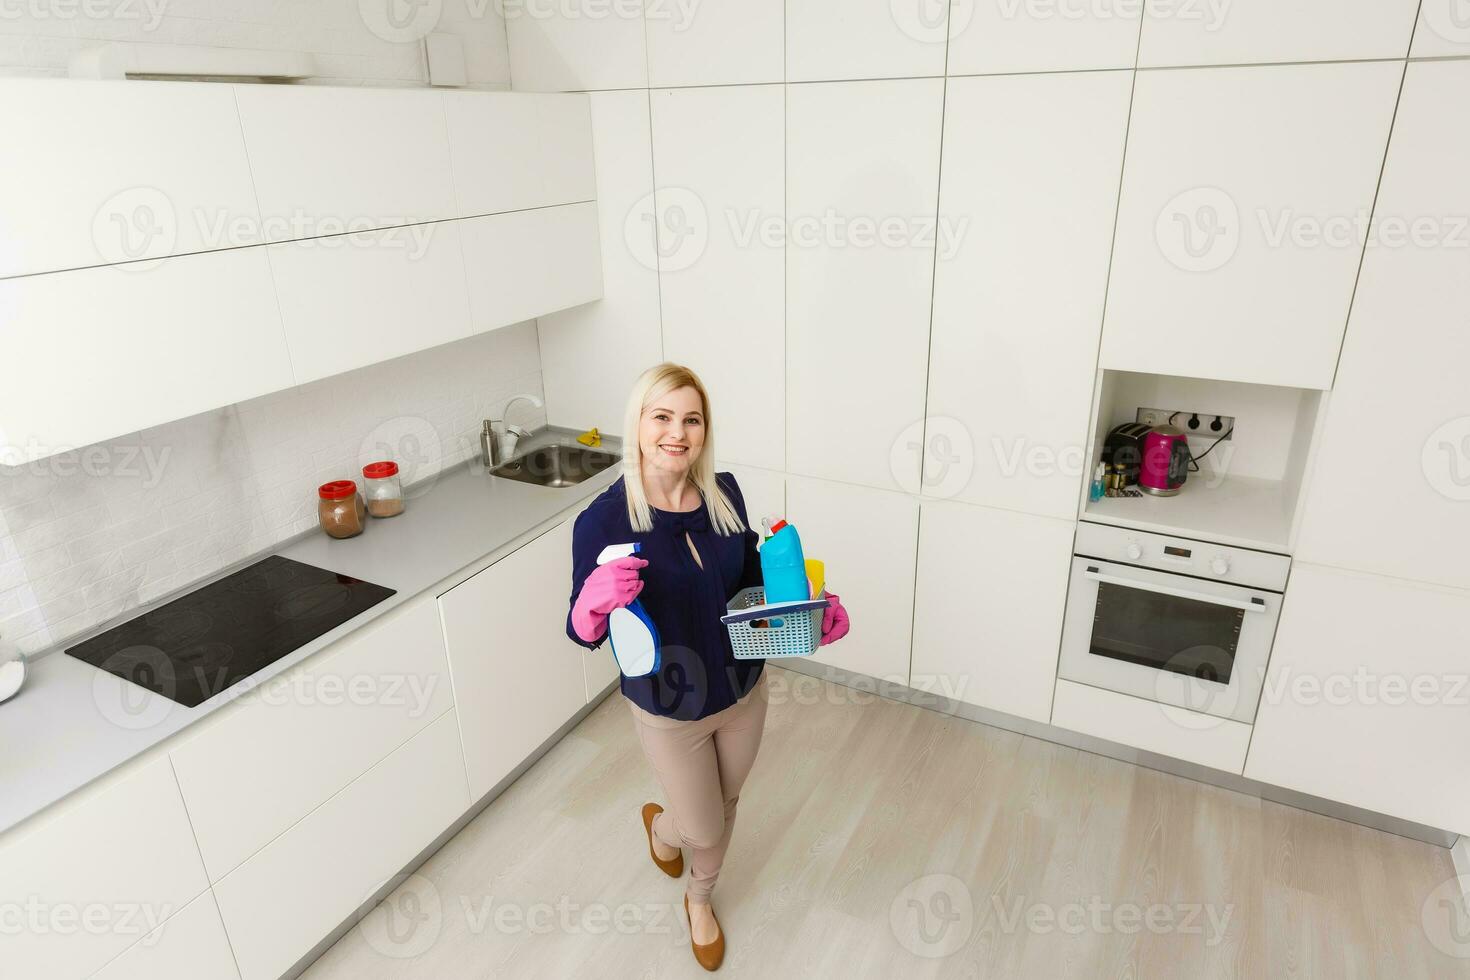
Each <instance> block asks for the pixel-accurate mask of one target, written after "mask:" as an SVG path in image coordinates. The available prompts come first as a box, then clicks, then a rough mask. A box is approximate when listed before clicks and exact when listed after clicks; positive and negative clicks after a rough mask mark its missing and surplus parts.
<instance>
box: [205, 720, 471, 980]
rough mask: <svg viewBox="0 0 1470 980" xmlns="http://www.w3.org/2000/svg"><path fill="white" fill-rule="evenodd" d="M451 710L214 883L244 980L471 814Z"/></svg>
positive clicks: (327, 928) (258, 978) (302, 950)
mask: <svg viewBox="0 0 1470 980" xmlns="http://www.w3.org/2000/svg"><path fill="white" fill-rule="evenodd" d="M454 717H455V713H454V711H446V712H445V713H444V714H443V715H440V716H439V718H438V719H437V720H435V721H434V723H433V724H431V725H429V727H427V728H425V729H424V730H423V731H421V732H419V733H418V734H417V735H415V736H414V737H413V738H412V739H410V740H409V741H408V742H407V743H405V744H404V745H403V746H402V747H400V748H399V749H398V750H397V751H395V752H394V753H393V754H392V755H390V756H389V757H388V758H386V759H384V760H383V761H382V762H380V763H379V764H378V765H376V766H374V767H373V768H372V769H371V770H370V771H368V772H367V773H365V774H363V775H362V776H361V777H359V778H358V779H357V780H356V781H354V782H353V783H352V784H351V785H350V786H348V787H347V788H346V789H344V790H342V792H340V793H338V794H337V795H336V796H334V797H332V798H331V799H330V800H328V801H327V802H325V803H323V804H322V805H321V806H320V807H318V808H317V809H316V810H313V811H312V813H311V814H310V815H309V816H307V817H306V819H304V820H302V821H301V822H300V823H298V824H296V825H295V826H294V827H292V828H291V829H290V830H288V831H286V833H284V834H282V835H281V836H280V837H277V838H276V839H275V840H273V841H271V842H270V844H269V845H267V846H266V847H265V849H264V850H262V851H261V852H260V853H258V854H256V855H255V856H254V857H252V858H251V859H250V860H248V861H246V862H245V863H244V864H242V865H241V866H240V867H238V868H236V869H235V870H234V871H232V872H230V874H229V875H227V876H226V877H225V878H224V879H223V880H222V881H219V882H217V883H216V884H215V886H214V896H215V899H216V900H217V901H218V902H219V909H220V916H221V917H222V918H223V920H224V924H225V931H226V932H227V933H228V934H229V937H230V945H231V946H232V947H233V948H234V951H235V961H236V963H237V964H238V966H239V970H240V976H241V977H242V978H243V980H274V978H276V977H279V976H281V975H282V974H283V973H285V972H286V971H287V970H289V969H290V968H291V967H292V966H293V965H294V964H295V963H296V962H297V961H298V960H300V959H301V957H303V956H305V955H306V954H307V953H308V952H310V951H311V950H312V949H313V948H314V947H315V946H316V944H317V943H319V942H320V941H321V940H323V939H325V938H326V937H327V935H328V934H330V933H331V931H332V930H333V929H335V928H336V927H337V926H338V925H340V924H342V923H343V922H344V921H346V920H347V919H348V917H349V916H351V915H352V914H353V913H354V912H356V911H357V909H358V908H359V907H360V906H361V905H362V904H363V903H364V902H366V901H367V900H368V899H369V898H370V897H371V896H372V895H373V894H374V893H375V892H377V890H378V889H379V887H380V886H382V885H383V884H385V883H386V882H388V880H389V879H391V878H392V877H393V876H394V875H396V874H398V873H400V872H401V871H402V869H403V868H404V866H405V865H407V864H408V863H409V862H410V861H412V860H413V859H414V858H415V857H417V856H418V855H419V853H420V852H422V851H423V850H424V849H425V848H427V847H428V846H429V845H430V844H432V843H433V842H434V839H435V838H436V837H438V836H439V835H440V834H442V833H443V832H444V831H445V830H448V829H449V827H450V825H451V824H453V823H454V821H455V820H457V819H459V817H460V816H462V815H463V814H464V812H465V811H466V810H467V809H468V808H469V803H470V800H469V795H468V793H467V792H466V791H465V776H464V764H463V756H462V755H461V753H460V744H459V728H458V726H457V725H456V724H455V720H454Z"/></svg>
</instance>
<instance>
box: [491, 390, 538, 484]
mask: <svg viewBox="0 0 1470 980" xmlns="http://www.w3.org/2000/svg"><path fill="white" fill-rule="evenodd" d="M518 401H528V402H530V403H531V404H532V405H533V406H535V407H536V408H545V407H546V403H545V402H543V401H542V400H541V399H540V398H538V397H537V396H536V395H532V394H520V395H512V396H511V398H510V400H509V401H507V402H506V403H505V405H504V406H503V407H502V408H501V409H500V415H501V417H500V418H495V419H485V421H484V424H483V425H482V427H481V429H480V455H481V458H482V459H483V460H484V462H485V468H486V469H490V468H491V467H494V466H499V465H500V464H501V462H502V461H503V460H505V459H506V458H508V457H511V456H514V455H515V450H516V443H518V442H519V441H520V440H522V439H524V438H526V437H527V436H529V435H530V434H531V433H530V432H529V431H527V430H526V429H523V428H521V427H520V426H518V425H510V424H508V423H507V422H506V421H505V419H506V418H508V417H509V416H510V407H511V406H512V405H514V404H515V403H516V402H518Z"/></svg>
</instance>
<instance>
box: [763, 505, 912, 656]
mask: <svg viewBox="0 0 1470 980" xmlns="http://www.w3.org/2000/svg"><path fill="white" fill-rule="evenodd" d="M786 517H787V519H788V520H789V521H791V523H792V524H794V525H796V528H797V530H798V531H800V532H801V547H802V553H803V554H805V556H806V557H808V558H816V559H819V560H820V561H822V562H823V563H824V565H825V574H826V580H827V591H828V592H832V593H835V594H836V595H838V596H840V597H841V599H842V605H843V607H844V608H846V609H847V611H848V615H849V618H850V620H851V624H852V626H851V630H852V631H851V632H850V633H848V635H847V636H845V637H843V638H842V639H840V640H838V641H837V642H835V643H832V644H830V645H828V646H823V647H821V648H819V650H818V652H817V653H816V654H814V655H813V656H812V659H813V660H815V661H817V662H818V663H825V664H831V665H832V666H834V667H840V668H842V669H843V670H849V671H853V672H855V673H858V674H866V675H867V676H869V677H878V678H882V679H884V680H888V681H893V682H894V683H898V684H907V683H908V682H909V636H910V627H911V626H912V623H913V608H914V554H915V547H914V544H915V542H916V541H917V540H918V530H919V529H918V521H919V505H918V502H917V501H916V500H915V498H913V497H911V496H908V495H907V494H901V493H893V492H891V491H887V490H873V489H870V488H868V487H858V486H852V485H851V484H845V483H834V482H831V481H828V480H813V479H809V478H805V477H796V476H792V477H788V478H787V481H786Z"/></svg>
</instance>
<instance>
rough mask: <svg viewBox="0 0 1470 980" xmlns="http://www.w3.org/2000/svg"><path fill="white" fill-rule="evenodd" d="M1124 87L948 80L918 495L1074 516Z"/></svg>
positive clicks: (1125, 79)
mask: <svg viewBox="0 0 1470 980" xmlns="http://www.w3.org/2000/svg"><path fill="white" fill-rule="evenodd" d="M1131 86H1132V74H1131V73H1130V72H1100V73H1093V74H1061V75H1019V76H1004V77H984V78H954V79H951V80H950V82H949V93H948V96H947V97H946V102H945V110H944V180H943V186H942V189H941V192H940V194H941V196H940V222H941V227H942V228H949V229H952V234H953V235H954V236H955V237H954V238H953V239H946V240H944V241H942V242H941V244H940V251H939V255H938V261H937V263H936V272H935V283H934V335H933V339H932V341H931V346H930V352H929V411H928V415H929V422H928V428H927V430H926V433H925V438H924V439H923V440H922V441H923V442H924V456H925V470H924V486H923V491H924V493H925V494H927V495H930V496H936V497H957V498H959V499H962V500H968V501H972V502H974V503H980V504H990V505H993V506H998V507H1005V508H1008V509H1012V510H1020V511H1025V512H1027V513H1032V514H1041V515H1045V516H1049V517H1063V518H1066V517H1071V516H1072V515H1073V514H1075V512H1076V509H1077V495H1078V492H1079V485H1080V481H1081V479H1082V473H1083V470H1084V469H1085V466H1084V460H1083V455H1084V450H1085V447H1086V443H1087V420H1088V413H1089V411H1090V409H1091V407H1092V383H1093V375H1094V372H1095V369H1096V364H1097V344H1098V335H1099V334H1100V332H1101V330H1102V315H1103V298H1104V296H1105V294H1106V291H1107V276H1108V256H1109V253H1110V250H1111V248H1112V240H1113V216H1114V214H1115V213H1116V210H1117V203H1118V179H1119V171H1120V168H1121V166H1122V161H1123V134H1124V132H1125V131H1126V130H1127V124H1128V98H1129V93H1130V90H1131ZM917 445H918V444H917V443H915V448H917ZM947 457H958V458H950V459H948V462H949V464H950V465H944V464H945V462H946V458H947Z"/></svg>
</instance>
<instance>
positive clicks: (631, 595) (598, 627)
mask: <svg viewBox="0 0 1470 980" xmlns="http://www.w3.org/2000/svg"><path fill="white" fill-rule="evenodd" d="M647 564H648V561H647V560H646V559H643V558H639V557H637V556H636V555H628V556H627V557H625V558H619V559H617V560H616V561H610V562H608V563H607V564H605V565H598V566H597V567H596V568H594V569H593V570H592V573H591V574H590V575H588V576H587V581H585V582H583V583H582V591H581V592H579V593H578V594H577V602H576V604H575V605H574V606H572V628H573V629H575V630H576V631H577V635H578V636H580V637H581V638H582V639H584V640H586V641H587V642H588V643H591V642H592V641H593V640H596V639H598V638H599V637H601V636H602V634H603V633H604V632H606V630H607V617H608V615H609V614H610V613H611V612H612V611H613V610H614V609H620V608H622V607H623V606H626V605H628V604H629V603H630V602H632V601H633V600H634V599H636V598H638V593H639V592H642V591H643V580H642V579H641V578H639V577H638V569H640V568H643V567H644V566H645V565H647Z"/></svg>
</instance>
